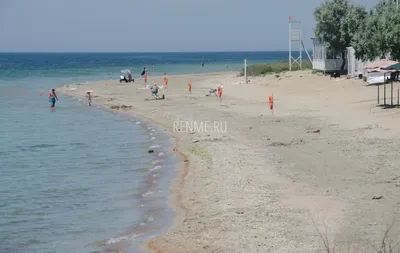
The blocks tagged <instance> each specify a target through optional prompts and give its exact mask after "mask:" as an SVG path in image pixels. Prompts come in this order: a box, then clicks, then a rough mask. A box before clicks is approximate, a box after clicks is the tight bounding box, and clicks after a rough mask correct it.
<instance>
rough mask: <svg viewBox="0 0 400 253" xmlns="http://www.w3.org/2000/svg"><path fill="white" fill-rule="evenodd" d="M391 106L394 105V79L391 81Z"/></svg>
mask: <svg viewBox="0 0 400 253" xmlns="http://www.w3.org/2000/svg"><path fill="white" fill-rule="evenodd" d="M390 86H391V87H390V106H393V80H392V81H391V83H390Z"/></svg>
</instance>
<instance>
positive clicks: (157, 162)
mask: <svg viewBox="0 0 400 253" xmlns="http://www.w3.org/2000/svg"><path fill="white" fill-rule="evenodd" d="M161 162H164V160H154V161H152V162H151V163H152V164H159V163H161Z"/></svg>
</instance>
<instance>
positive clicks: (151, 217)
mask: <svg viewBox="0 0 400 253" xmlns="http://www.w3.org/2000/svg"><path fill="white" fill-rule="evenodd" d="M155 219H156V218H154V216H152V215H146V221H147V222H152V221H154V220H155Z"/></svg>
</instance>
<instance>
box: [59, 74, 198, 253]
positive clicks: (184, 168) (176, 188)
mask: <svg viewBox="0 0 400 253" xmlns="http://www.w3.org/2000/svg"><path fill="white" fill-rule="evenodd" d="M183 75H186V74H183ZM200 75H202V74H200ZM114 81H115V80H114ZM89 83H90V82H89ZM85 84H87V83H85ZM81 85H82V84H81ZM65 86H66V85H63V86H61V87H65ZM60 93H61V94H63V95H65V96H68V97H71V98H80V99H84V96H73V95H71V94H70V93H67V92H65V91H61V92H60ZM81 102H82V101H81ZM95 106H100V107H101V108H100V109H101V110H105V111H108V112H111V113H119V114H122V115H126V116H128V117H131V116H133V117H135V118H138V119H141V120H144V121H148V122H149V123H150V124H152V125H153V126H155V127H158V128H159V129H160V130H162V129H165V130H166V132H167V133H166V134H167V135H168V136H169V137H170V138H171V139H172V140H173V142H174V143H173V145H172V147H171V148H170V149H171V150H170V151H171V152H172V154H174V155H175V156H177V157H178V159H179V161H180V162H179V163H178V165H177V166H175V170H176V171H177V173H176V176H175V177H174V178H173V179H172V182H171V183H170V185H169V187H168V189H169V190H170V191H171V194H169V195H170V196H169V197H168V207H169V208H170V209H171V210H172V211H173V212H174V213H175V217H174V220H173V221H172V224H171V225H170V226H168V227H167V229H168V230H170V229H171V228H173V227H174V226H176V225H177V224H179V222H181V221H182V220H184V219H185V216H186V212H187V210H186V208H185V206H184V204H183V203H182V195H181V188H182V187H183V184H184V181H185V177H186V176H187V173H188V170H189V167H190V160H189V159H188V156H187V155H185V154H184V153H183V152H181V151H180V149H179V144H180V140H179V137H178V136H177V135H176V134H175V133H174V132H173V131H172V130H171V129H170V128H169V127H167V126H165V125H163V124H160V123H158V122H156V121H155V120H154V119H152V118H149V117H146V116H144V115H141V114H138V113H130V112H129V111H115V110H113V109H110V108H107V107H106V106H105V105H103V104H95V103H92V107H95ZM96 109H97V108H96ZM159 235H160V234H157V235H156V236H159ZM151 237H153V236H151ZM151 237H150V238H151ZM138 248H139V249H141V250H144V251H148V252H155V253H158V252H166V251H163V250H161V249H163V248H165V247H164V246H158V245H157V244H156V243H154V242H153V241H152V239H149V240H148V241H147V242H144V243H141V244H140V245H138ZM167 252H169V251H167ZM174 252H176V251H174ZM171 253H172V252H171ZM176 253H180V252H176Z"/></svg>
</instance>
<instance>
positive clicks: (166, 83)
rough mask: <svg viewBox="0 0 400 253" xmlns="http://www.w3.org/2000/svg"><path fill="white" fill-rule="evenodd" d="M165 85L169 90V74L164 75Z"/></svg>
mask: <svg viewBox="0 0 400 253" xmlns="http://www.w3.org/2000/svg"><path fill="white" fill-rule="evenodd" d="M164 85H165V89H167V88H168V76H167V73H164Z"/></svg>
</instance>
